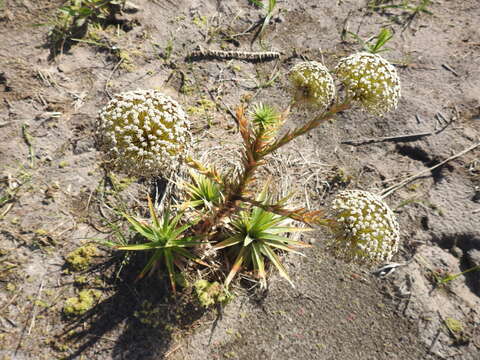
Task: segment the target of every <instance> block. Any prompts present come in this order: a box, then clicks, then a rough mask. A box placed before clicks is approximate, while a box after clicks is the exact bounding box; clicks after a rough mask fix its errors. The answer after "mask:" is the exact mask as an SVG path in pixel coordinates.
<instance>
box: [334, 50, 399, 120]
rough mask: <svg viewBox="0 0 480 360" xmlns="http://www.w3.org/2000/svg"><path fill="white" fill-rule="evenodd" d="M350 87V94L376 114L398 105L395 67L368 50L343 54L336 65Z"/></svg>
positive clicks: (343, 81) (383, 112)
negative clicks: (348, 54)
mask: <svg viewBox="0 0 480 360" xmlns="http://www.w3.org/2000/svg"><path fill="white" fill-rule="evenodd" d="M335 72H336V74H337V76H338V77H339V78H340V80H341V81H342V83H343V84H344V85H345V87H346V88H347V92H348V96H352V97H353V99H354V100H356V101H359V102H360V104H361V105H362V106H363V108H364V109H365V110H366V111H367V112H369V113H371V114H374V115H383V114H385V113H387V112H389V111H390V110H392V109H395V108H396V107H397V104H398V99H399V98H400V79H399V78H398V75H397V71H396V70H395V68H394V67H393V66H392V65H391V64H390V63H389V62H388V61H387V60H385V59H384V58H382V57H381V56H379V55H376V54H370V53H366V52H362V53H357V54H353V55H350V56H348V57H346V58H343V59H341V60H340V62H339V63H338V65H337V67H336V68H335Z"/></svg>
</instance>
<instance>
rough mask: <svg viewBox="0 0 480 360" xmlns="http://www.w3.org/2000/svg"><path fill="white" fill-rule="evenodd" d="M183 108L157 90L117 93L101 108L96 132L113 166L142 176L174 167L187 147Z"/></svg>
mask: <svg viewBox="0 0 480 360" xmlns="http://www.w3.org/2000/svg"><path fill="white" fill-rule="evenodd" d="M189 125H190V123H189V121H188V119H187V116H186V114H185V112H184V111H183V109H182V107H181V106H180V105H179V104H178V103H177V102H176V101H175V100H173V99H172V98H170V97H169V96H167V95H164V94H163V93H161V92H160V91H157V90H153V89H150V90H136V91H128V92H124V93H121V94H117V95H115V96H114V97H113V99H112V100H111V101H110V102H109V103H108V104H107V105H106V106H105V107H104V108H103V109H102V110H101V111H100V114H99V121H98V127H97V133H98V135H99V137H100V139H101V141H102V146H103V148H104V150H105V151H106V152H107V154H108V155H109V157H110V158H111V159H112V160H113V163H114V164H115V166H116V167H118V168H119V169H121V170H123V171H127V172H136V173H139V174H142V175H148V174H155V173H158V172H162V171H165V170H168V169H173V168H175V166H176V165H177V164H178V162H179V160H181V159H182V158H183V156H184V155H185V151H186V150H187V149H188V147H189V143H190V132H189Z"/></svg>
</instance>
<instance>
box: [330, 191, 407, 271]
mask: <svg viewBox="0 0 480 360" xmlns="http://www.w3.org/2000/svg"><path fill="white" fill-rule="evenodd" d="M331 208H332V211H333V218H334V226H333V227H332V228H333V230H334V238H333V239H332V240H331V241H330V243H329V250H330V251H331V252H332V253H333V255H335V256H336V257H337V258H340V259H343V260H345V261H353V262H357V263H360V264H375V263H381V262H388V261H390V259H391V258H392V256H393V255H394V254H395V253H396V252H397V251H398V244H399V239H400V232H399V226H398V223H397V221H396V220H395V215H394V213H393V211H392V210H391V209H390V208H389V207H388V205H387V204H385V202H383V200H382V199H381V198H380V197H379V196H378V195H375V194H372V193H370V192H368V191H361V190H347V191H342V192H340V193H339V194H338V195H337V196H336V197H335V199H334V200H333V203H332V207H331Z"/></svg>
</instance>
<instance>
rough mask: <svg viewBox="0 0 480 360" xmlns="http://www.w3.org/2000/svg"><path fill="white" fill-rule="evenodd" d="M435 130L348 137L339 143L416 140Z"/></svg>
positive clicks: (359, 143) (356, 143)
mask: <svg viewBox="0 0 480 360" xmlns="http://www.w3.org/2000/svg"><path fill="white" fill-rule="evenodd" d="M433 134H435V132H422V133H416V134H408V135H398V136H386V137H379V138H370V139H359V140H355V139H348V140H344V141H342V142H341V144H347V145H363V144H369V143H374V142H383V141H396V140H404V141H405V140H417V139H419V138H422V137H424V136H429V135H433Z"/></svg>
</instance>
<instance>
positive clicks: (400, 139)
mask: <svg viewBox="0 0 480 360" xmlns="http://www.w3.org/2000/svg"><path fill="white" fill-rule="evenodd" d="M435 117H436V118H437V120H439V119H443V121H445V125H444V126H443V127H442V128H441V129H438V130H435V131H430V132H422V133H416V134H405V135H397V136H385V137H379V138H370V139H360V140H356V139H348V140H344V141H342V142H341V144H348V145H354V146H358V145H364V144H371V143H376V142H383V141H394V142H408V141H416V140H419V139H421V138H423V137H425V136H430V135H437V134H440V133H441V132H442V131H444V130H445V129H446V128H447V127H448V126H449V125H450V124H451V123H452V121H448V120H447V119H446V118H445V116H443V115H442V113H437V114H435ZM417 120H418V118H417Z"/></svg>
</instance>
